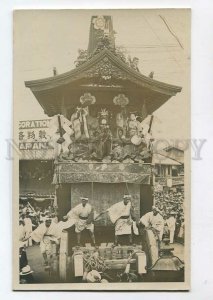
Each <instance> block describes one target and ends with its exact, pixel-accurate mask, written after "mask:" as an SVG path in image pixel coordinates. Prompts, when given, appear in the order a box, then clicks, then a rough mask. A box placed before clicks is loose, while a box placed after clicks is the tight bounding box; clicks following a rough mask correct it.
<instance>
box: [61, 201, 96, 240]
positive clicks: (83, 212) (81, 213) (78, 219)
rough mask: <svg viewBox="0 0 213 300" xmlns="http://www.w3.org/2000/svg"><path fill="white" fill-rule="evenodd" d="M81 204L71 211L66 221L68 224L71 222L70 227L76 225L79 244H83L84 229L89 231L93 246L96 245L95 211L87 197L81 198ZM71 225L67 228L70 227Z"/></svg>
mask: <svg viewBox="0 0 213 300" xmlns="http://www.w3.org/2000/svg"><path fill="white" fill-rule="evenodd" d="M80 199H81V203H80V204H78V205H77V206H75V207H74V208H73V209H71V210H70V211H69V212H68V213H67V215H66V216H64V219H68V221H67V222H66V223H69V222H70V226H71V225H73V224H75V232H76V234H77V243H78V245H80V244H81V232H82V231H83V230H84V229H88V231H89V233H90V237H91V239H92V243H93V245H95V235H94V223H93V219H94V209H93V207H92V206H91V205H90V204H89V203H88V201H89V199H88V198H86V197H81V198H80ZM70 226H69V224H68V226H67V227H66V228H69V227H70Z"/></svg>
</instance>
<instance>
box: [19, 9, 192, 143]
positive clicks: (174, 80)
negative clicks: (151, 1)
mask: <svg viewBox="0 0 213 300" xmlns="http://www.w3.org/2000/svg"><path fill="white" fill-rule="evenodd" d="M103 14H105V15H111V16H112V17H113V27H114V30H115V31H116V46H120V47H122V48H123V49H125V53H126V55H131V57H134V56H136V57H138V58H139V69H140V71H141V73H142V74H143V75H149V73H150V72H151V71H154V79H156V80H159V81H163V82H165V83H170V84H174V85H178V86H181V87H182V91H181V93H178V94H177V95H176V96H175V97H172V98H171V99H170V100H169V101H168V102H167V103H166V104H164V105H163V106H162V107H161V108H160V109H158V110H157V111H156V112H155V113H154V115H155V118H154V124H153V134H154V136H155V137H157V138H166V139H183V138H187V137H188V136H189V130H188V128H189V124H190V119H189V115H190V114H189V112H190V80H189V74H190V12H189V11H188V10H186V9H185V10H180V9H179V10H177V9H173V10H108V11H104V12H103V11H94V10H81V11H79V10H75V11H74V10H52V11H51V10H46V11H45V10H43V11H41V10H40V11H39V10H34V11H30V10H28V11H27V10H25V11H16V12H15V16H14V107H15V114H16V120H31V119H45V118H47V115H45V114H44V112H43V110H42V108H41V106H40V105H39V104H38V102H37V100H36V99H35V97H34V96H33V94H32V93H31V91H30V89H28V88H26V87H25V85H24V81H29V80H35V79H41V78H45V77H50V76H52V75H53V67H56V68H57V71H58V73H59V74H62V73H64V72H67V71H69V70H71V69H73V68H75V65H74V61H75V60H76V58H77V55H78V49H79V48H80V49H87V46H88V39H89V27H90V20H91V17H92V16H93V15H103ZM161 17H163V18H164V19H165V20H166V23H167V25H168V26H169V29H170V30H171V31H172V33H171V31H170V30H169V29H168V27H167V26H166V24H165V23H164V22H163V20H162V18H161ZM174 35H175V36H174ZM175 37H177V38H175Z"/></svg>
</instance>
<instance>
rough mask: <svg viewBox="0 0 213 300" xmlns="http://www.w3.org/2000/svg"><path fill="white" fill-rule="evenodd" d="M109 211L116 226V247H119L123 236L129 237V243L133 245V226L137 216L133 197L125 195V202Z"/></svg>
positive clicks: (113, 206)
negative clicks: (132, 201)
mask: <svg viewBox="0 0 213 300" xmlns="http://www.w3.org/2000/svg"><path fill="white" fill-rule="evenodd" d="M107 211H108V214H109V217H110V220H111V222H112V223H113V224H115V245H118V242H119V237H120V236H123V235H127V236H128V237H129V243H130V244H132V224H133V221H135V215H134V208H133V206H132V203H131V195H124V197H123V201H120V202H118V203H116V204H114V205H112V206H111V207H110V208H109V209H108V210H107Z"/></svg>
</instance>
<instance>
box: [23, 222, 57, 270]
mask: <svg viewBox="0 0 213 300" xmlns="http://www.w3.org/2000/svg"><path fill="white" fill-rule="evenodd" d="M61 232H62V229H61V228H60V227H59V226H58V224H56V223H54V222H52V220H51V219H50V218H49V219H46V220H45V221H44V222H43V223H41V224H40V225H39V226H38V227H37V228H36V229H35V230H34V231H33V232H32V233H31V234H30V237H28V239H29V238H32V239H33V240H34V241H35V242H37V243H38V242H39V243H40V251H41V254H42V256H43V258H44V265H45V266H47V265H48V255H51V254H52V250H53V249H52V242H54V243H55V244H56V246H57V248H59V246H60V237H61ZM26 239H27V238H26Z"/></svg>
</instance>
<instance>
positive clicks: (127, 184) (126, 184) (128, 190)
mask: <svg viewBox="0 0 213 300" xmlns="http://www.w3.org/2000/svg"><path fill="white" fill-rule="evenodd" d="M126 189H127V193H128V194H129V195H130V192H129V187H128V183H127V182H126Z"/></svg>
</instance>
